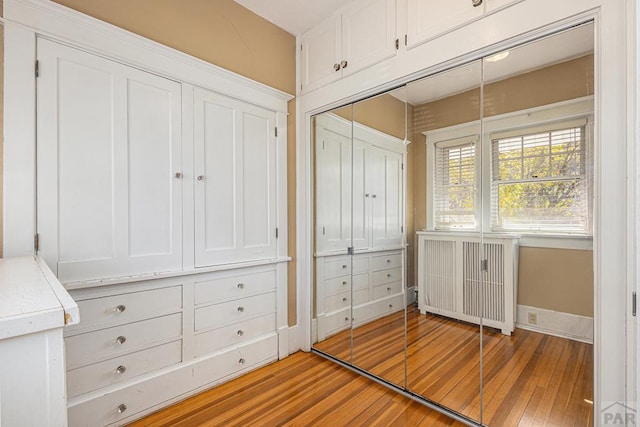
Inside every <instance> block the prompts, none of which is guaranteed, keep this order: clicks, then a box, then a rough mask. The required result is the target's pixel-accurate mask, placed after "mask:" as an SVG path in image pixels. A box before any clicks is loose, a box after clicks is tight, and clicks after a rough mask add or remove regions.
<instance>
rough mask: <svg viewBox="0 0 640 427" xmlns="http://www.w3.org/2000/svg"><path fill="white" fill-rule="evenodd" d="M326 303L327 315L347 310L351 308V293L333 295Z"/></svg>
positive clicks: (326, 299) (327, 298)
mask: <svg viewBox="0 0 640 427" xmlns="http://www.w3.org/2000/svg"><path fill="white" fill-rule="evenodd" d="M324 301H325V303H324V309H325V311H326V312H327V313H328V312H331V311H337V310H344V309H345V308H349V307H351V291H347V292H342V293H340V294H336V295H331V296H329V297H326V298H325V300H324Z"/></svg>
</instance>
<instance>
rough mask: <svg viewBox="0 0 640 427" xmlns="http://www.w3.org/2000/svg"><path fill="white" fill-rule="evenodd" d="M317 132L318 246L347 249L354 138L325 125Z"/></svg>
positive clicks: (349, 227) (318, 249)
mask: <svg viewBox="0 0 640 427" xmlns="http://www.w3.org/2000/svg"><path fill="white" fill-rule="evenodd" d="M316 135H317V139H316V156H317V159H316V168H317V170H316V206H317V208H316V223H317V224H316V229H317V243H316V248H317V251H318V252H322V251H327V250H346V248H347V247H348V246H350V241H351V141H350V139H349V138H347V137H346V136H343V135H341V134H338V133H335V132H332V131H329V130H327V129H324V128H318V131H317V134H316Z"/></svg>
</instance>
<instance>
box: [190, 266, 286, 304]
mask: <svg viewBox="0 0 640 427" xmlns="http://www.w3.org/2000/svg"><path fill="white" fill-rule="evenodd" d="M275 289H276V272H275V271H264V272H261V273H252V274H243V275H239V276H231V277H223V278H220V279H214V280H207V281H205V282H197V283H196V284H195V290H194V302H195V304H196V305H198V304H207V303H217V302H222V301H229V300H232V299H237V298H244V297H248V296H252V295H257V294H261V293H265V292H271V291H275Z"/></svg>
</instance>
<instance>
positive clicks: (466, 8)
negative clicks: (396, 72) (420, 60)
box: [407, 0, 484, 48]
mask: <svg viewBox="0 0 640 427" xmlns="http://www.w3.org/2000/svg"><path fill="white" fill-rule="evenodd" d="M483 13H484V2H483V4H482V5H480V6H478V7H473V5H472V3H471V0H461V1H460V0H456V1H442V0H407V46H408V47H409V48H411V47H413V46H416V45H418V44H420V43H422V42H425V41H427V40H429V39H432V38H435V37H437V36H439V35H441V34H443V33H445V32H447V31H450V30H452V29H454V28H456V27H459V26H461V25H464V24H466V23H469V22H471V21H473V20H475V19H477V18H480V17H481V16H482V14H483Z"/></svg>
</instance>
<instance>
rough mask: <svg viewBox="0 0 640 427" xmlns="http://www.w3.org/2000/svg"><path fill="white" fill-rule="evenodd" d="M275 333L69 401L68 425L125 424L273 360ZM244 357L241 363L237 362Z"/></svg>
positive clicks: (275, 347) (275, 343)
mask: <svg viewBox="0 0 640 427" xmlns="http://www.w3.org/2000/svg"><path fill="white" fill-rule="evenodd" d="M277 357H278V336H277V335H276V334H273V335H272V336H269V337H266V338H265V339H262V340H259V341H255V342H252V343H250V344H247V345H245V346H242V347H240V348H239V349H233V350H230V351H229V352H226V353H223V354H221V355H219V356H215V357H212V358H210V359H203V360H202V362H200V363H197V364H195V365H192V366H189V367H185V368H183V369H176V370H174V371H169V372H167V373H165V374H163V375H160V376H157V377H154V378H151V379H149V380H145V381H142V382H138V383H134V384H131V385H129V386H124V387H122V388H120V389H118V390H115V391H113V392H110V393H106V394H104V395H100V396H99V397H96V398H95V399H90V400H86V401H82V400H78V402H77V403H76V402H74V401H73V400H71V401H69V407H68V411H67V413H68V415H69V426H70V427H80V426H83V427H88V426H90V427H93V426H96V427H101V426H105V425H110V424H118V425H121V424H125V423H127V422H131V421H133V420H134V419H136V418H138V417H139V416H136V414H140V413H141V412H142V411H145V410H147V409H149V408H152V407H154V406H156V405H160V404H162V403H163V402H166V401H168V400H170V399H174V398H175V397H176V396H177V395H178V394H181V393H187V392H189V391H191V390H194V389H196V388H199V387H203V386H205V385H213V384H215V383H217V382H220V381H221V380H223V379H229V377H230V376H231V375H239V374H241V373H243V372H245V371H249V370H251V369H255V368H256V367H258V366H260V365H262V364H266V363H268V362H270V361H273V360H276V359H277ZM240 359H244V363H240Z"/></svg>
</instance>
